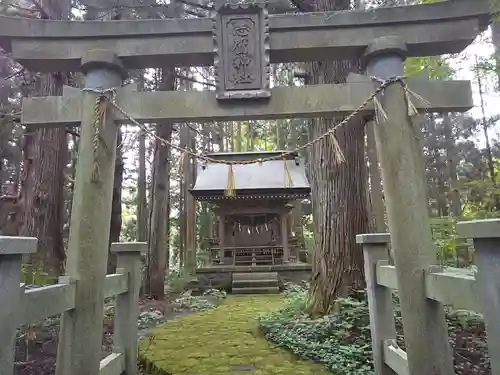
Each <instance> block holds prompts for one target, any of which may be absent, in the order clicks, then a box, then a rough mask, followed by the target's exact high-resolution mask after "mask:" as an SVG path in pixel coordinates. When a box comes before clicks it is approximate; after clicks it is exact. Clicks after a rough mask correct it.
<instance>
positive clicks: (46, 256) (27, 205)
mask: <svg viewBox="0 0 500 375" xmlns="http://www.w3.org/2000/svg"><path fill="white" fill-rule="evenodd" d="M41 6H42V7H43V8H44V9H48V10H49V11H50V16H51V18H53V19H67V18H68V16H69V2H68V1H66V0H44V1H42V2H41ZM65 82H66V76H65V75H64V74H62V73H55V74H42V75H41V76H40V78H39V80H38V81H37V82H36V94H37V95H39V96H55V95H61V94H62V86H63V84H64V83H65ZM23 149H24V150H23V151H24V160H23V165H24V171H23V172H24V180H23V181H22V186H21V196H20V198H21V199H20V204H21V207H22V212H23V220H22V226H21V228H20V233H19V235H20V236H27V237H37V238H38V248H37V252H36V253H35V254H32V255H30V256H29V257H27V261H28V263H29V264H30V267H31V268H32V269H33V270H43V271H44V272H46V273H48V274H49V275H51V276H54V277H55V276H59V275H60V274H61V273H62V271H63V267H64V260H65V251H64V244H63V236H62V229H63V221H64V220H63V218H64V215H63V210H64V183H65V178H64V169H65V167H66V162H67V157H68V151H67V150H68V144H67V139H66V129H65V128H63V127H54V128H39V129H26V133H25V135H24V147H23Z"/></svg>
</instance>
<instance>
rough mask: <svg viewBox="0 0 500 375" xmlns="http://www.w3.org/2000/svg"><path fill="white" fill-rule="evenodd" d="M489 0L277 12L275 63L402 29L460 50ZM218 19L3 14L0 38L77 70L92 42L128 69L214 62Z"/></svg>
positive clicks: (411, 48) (28, 56) (414, 39)
mask: <svg viewBox="0 0 500 375" xmlns="http://www.w3.org/2000/svg"><path fill="white" fill-rule="evenodd" d="M490 6H491V5H490V2H489V1H488V0H449V1H442V2H436V3H429V4H418V5H413V6H403V7H389V8H377V9H370V10H366V11H340V12H338V11H336V12H321V13H307V14H286V15H274V16H270V17H269V54H270V60H271V62H272V63H278V62H294V61H297V62H298V61H315V60H321V61H323V60H337V59H350V58H359V57H360V56H361V55H362V53H363V52H364V50H365V49H366V47H367V46H368V45H369V44H370V43H371V42H372V41H373V39H374V38H377V37H380V36H387V35H398V36H399V37H401V38H402V39H403V40H405V41H406V43H407V48H408V53H409V56H432V55H440V54H451V53H459V52H461V51H462V50H463V49H464V48H465V47H467V46H468V45H469V44H470V43H471V42H472V41H473V40H474V39H475V37H476V36H477V35H478V34H479V33H480V32H481V31H483V30H485V29H486V28H487V26H488V24H489V23H490V22H491V18H492V17H491V15H490V14H491V10H490ZM212 31H213V30H212V20H211V19H166V20H137V21H136V20H134V21H130V20H118V21H106V22H100V21H99V22H96V21H83V22H82V21H63V20H38V19H28V18H18V17H0V46H1V47H2V48H4V49H6V50H7V51H9V52H11V53H12V56H13V58H14V59H16V61H17V62H19V63H20V64H22V65H24V66H25V67H26V68H28V69H32V70H34V71H76V70H78V69H79V68H80V64H81V57H82V56H83V55H84V54H85V53H86V51H88V50H91V49H96V48H99V49H108V50H111V51H113V52H115V53H116V55H117V56H118V57H119V58H121V60H122V62H123V63H124V65H125V67H126V68H128V69H138V68H154V67H164V66H166V65H170V66H172V65H177V66H200V65H212V64H213V63H214V51H213V44H212V41H213V35H212Z"/></svg>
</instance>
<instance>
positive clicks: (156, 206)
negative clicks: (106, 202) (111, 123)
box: [148, 68, 175, 300]
mask: <svg viewBox="0 0 500 375" xmlns="http://www.w3.org/2000/svg"><path fill="white" fill-rule="evenodd" d="M174 74H175V70H174V69H173V68H171V69H163V71H162V87H161V89H163V90H173V89H174V83H175V79H174ZM172 129H173V128H172V125H171V124H159V125H157V129H156V133H157V135H158V137H159V138H160V139H164V140H166V141H167V142H170V140H171V137H172ZM169 154H170V147H168V146H167V144H166V143H164V142H162V141H161V140H158V139H157V140H156V148H155V157H154V179H153V194H152V196H153V204H152V209H151V210H152V212H151V222H150V224H149V228H150V232H149V254H150V259H149V279H148V281H149V287H148V291H149V294H150V296H151V297H152V298H154V299H158V300H159V299H163V298H164V297H165V276H166V272H167V270H168V261H169V259H168V254H167V252H168V240H169V238H168V235H167V222H168V219H169V212H168V208H169V196H170V195H169V194H170V192H169V190H167V187H168V186H170V184H169V181H168V180H169V178H170V176H169V165H170V163H169V159H170V157H169V156H170V155H169Z"/></svg>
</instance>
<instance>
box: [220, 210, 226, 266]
mask: <svg viewBox="0 0 500 375" xmlns="http://www.w3.org/2000/svg"><path fill="white" fill-rule="evenodd" d="M225 248H226V216H225V215H223V214H220V215H219V260H220V264H222V263H223V261H222V259H223V258H224V250H225Z"/></svg>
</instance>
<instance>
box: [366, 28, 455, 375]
mask: <svg viewBox="0 0 500 375" xmlns="http://www.w3.org/2000/svg"><path fill="white" fill-rule="evenodd" d="M405 57H406V44H405V43H404V42H403V41H402V40H401V39H399V38H398V37H396V36H391V37H383V38H379V39H376V40H375V41H374V42H373V43H372V44H371V45H370V46H369V47H368V48H367V51H366V53H365V61H366V63H367V73H368V74H369V75H370V76H376V77H378V78H381V79H388V78H391V77H394V76H402V75H403V61H404V59H405ZM379 100H380V101H381V103H382V105H383V107H384V109H385V112H386V114H387V119H386V120H384V119H382V120H381V122H380V123H378V124H376V126H375V141H376V146H377V155H378V157H379V161H380V164H381V169H382V181H383V187H384V194H385V199H386V206H387V217H388V224H389V232H390V234H391V244H392V248H393V250H394V260H395V265H396V272H397V278H398V285H399V296H400V302H401V312H402V317H403V327H404V335H405V342H406V351H407V354H408V367H409V371H410V374H412V375H430V374H433V375H450V374H453V373H454V372H453V361H452V357H451V348H450V346H449V343H448V332H447V326H446V320H445V315H444V308H443V305H442V304H440V303H438V302H436V301H432V300H429V299H427V298H426V294H425V287H424V273H425V272H426V270H427V269H428V268H429V267H430V266H431V265H434V264H436V251H435V248H434V244H433V242H432V235H431V226H430V220H429V215H428V212H427V204H428V202H427V199H426V184H425V181H424V178H423V176H424V172H423V161H422V149H421V148H420V143H419V140H418V137H417V136H416V134H418V132H417V131H416V130H415V129H413V124H412V121H411V117H410V116H409V114H408V104H407V102H406V99H405V93H404V90H403V88H402V87H401V85H400V84H399V83H396V84H393V85H391V86H390V87H388V88H387V89H386V90H385V91H384V93H383V94H382V95H381V96H380V97H379Z"/></svg>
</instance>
